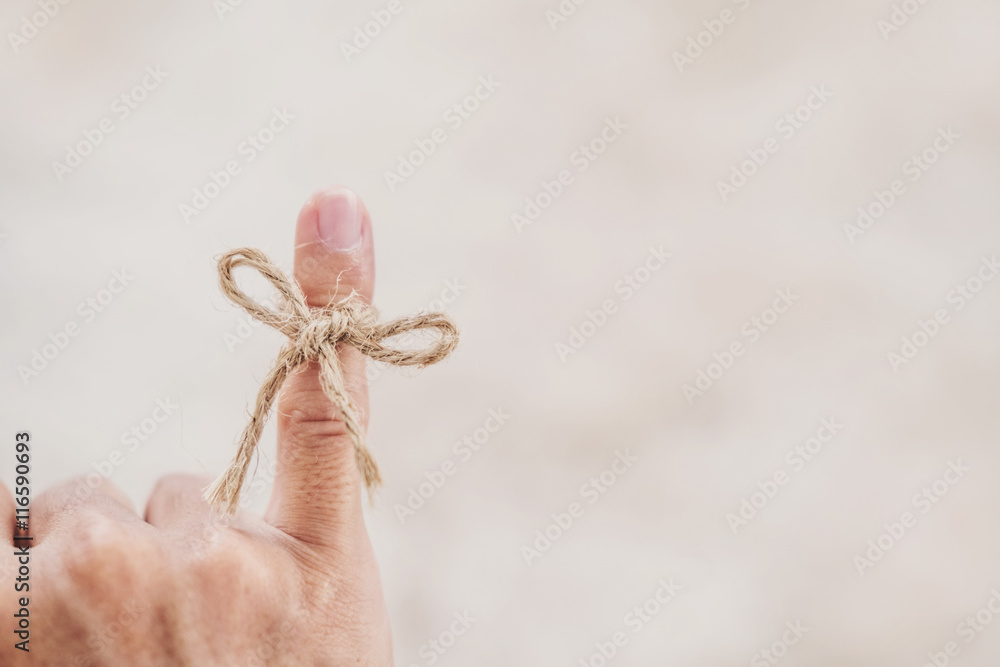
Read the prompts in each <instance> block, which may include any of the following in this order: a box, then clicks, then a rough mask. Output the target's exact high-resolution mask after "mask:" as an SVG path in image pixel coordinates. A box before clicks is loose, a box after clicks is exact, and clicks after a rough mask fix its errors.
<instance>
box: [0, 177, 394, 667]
mask: <svg viewBox="0 0 1000 667" xmlns="http://www.w3.org/2000/svg"><path fill="white" fill-rule="evenodd" d="M295 241H296V250H295V276H296V279H297V280H298V281H299V282H300V284H301V285H302V288H303V290H304V292H305V294H306V297H307V299H308V301H309V303H310V305H312V306H324V305H326V304H327V303H328V302H330V301H331V300H333V299H334V298H335V297H337V296H338V295H339V296H341V297H343V296H346V295H347V294H350V292H351V290H352V289H353V290H355V291H357V292H358V294H359V295H361V296H362V297H363V298H364V299H367V300H370V299H371V296H372V290H373V287H374V278H375V271H374V251H373V245H372V231H371V222H370V220H369V216H368V212H367V211H366V209H365V207H364V205H363V204H362V203H361V201H360V200H359V199H358V198H357V196H356V195H354V193H352V192H350V191H349V190H346V189H344V188H334V189H331V190H328V191H325V192H321V193H317V194H316V195H314V196H313V198H312V199H310V201H309V202H308V203H307V204H306V205H305V206H304V207H303V209H302V212H301V213H300V214H299V219H298V225H297V229H296V239H295ZM341 361H342V363H343V368H344V374H345V377H346V378H347V381H348V385H349V387H350V391H351V395H352V398H353V400H354V402H355V404H356V405H357V406H358V408H359V410H360V411H361V413H362V414H363V415H364V417H363V420H364V423H365V425H366V426H367V414H368V389H367V384H366V381H365V362H364V359H363V358H362V356H361V355H360V353H358V352H357V351H356V350H354V349H353V348H346V349H344V350H343V351H342V352H341ZM276 418H277V426H278V456H277V465H278V468H277V476H276V479H275V484H274V489H273V490H272V496H271V501H270V505H269V507H268V510H267V512H266V513H265V516H264V517H259V516H255V515H251V514H248V513H242V512H240V513H237V514H236V515H235V516H234V517H232V518H231V519H230V520H229V521H228V522H223V521H221V520H220V517H219V515H217V514H216V513H214V512H213V511H212V510H211V509H210V508H209V506H208V505H207V504H206V503H205V501H204V500H202V491H203V489H204V488H205V487H206V486H207V485H208V483H209V482H210V481H211V480H210V479H208V478H204V479H203V478H199V477H194V476H187V475H172V476H169V477H166V478H164V479H162V480H161V481H160V482H159V484H157V486H156V488H155V490H154V491H153V494H152V496H151V497H150V499H149V502H148V504H147V506H146V512H145V516H144V517H140V516H139V515H138V514H137V513H136V511H135V509H134V508H133V506H132V503H131V502H130V500H129V499H128V498H127V497H126V496H125V495H124V494H123V493H122V492H121V491H119V490H118V489H116V488H115V487H114V486H112V485H111V484H109V483H106V482H102V483H101V484H100V486H98V487H97V488H96V489H93V490H92V492H91V490H90V487H88V486H87V484H86V482H84V481H82V480H75V481H71V482H69V483H67V484H64V485H62V486H59V487H56V488H54V489H51V490H48V491H46V492H45V493H42V494H40V495H39V496H38V497H37V498H36V499H35V501H34V502H33V503H32V504H31V529H30V532H31V535H32V536H33V537H34V540H33V542H31V543H27V542H18V543H17V546H21V545H24V544H30V546H31V548H30V550H29V555H30V565H29V567H30V575H29V577H30V579H29V585H30V591H28V592H21V593H18V592H15V578H16V577H17V576H18V574H17V571H18V567H19V566H20V564H19V563H18V562H17V559H16V557H14V556H13V555H11V552H12V551H14V550H16V549H15V548H11V547H9V546H8V547H7V548H5V549H4V552H6V553H7V556H6V557H5V558H3V559H0V576H2V578H0V590H2V591H3V592H2V593H0V615H2V616H3V618H4V619H6V620H5V621H4V624H3V628H4V629H3V632H2V633H0V637H2V638H3V639H2V641H3V644H2V646H0V657H2V659H0V664H3V665H28V664H30V665H59V666H63V665H73V666H74V667H77V666H80V667H82V666H85V665H116V666H121V665H172V666H176V665H198V666H206V665H225V666H226V667H232V666H234V665H372V666H378V667H385V666H387V665H391V664H392V640H391V633H390V629H389V620H388V616H387V614H386V610H385V603H384V600H383V595H382V588H381V583H380V581H379V571H378V565H377V564H376V561H375V555H374V553H373V551H372V547H371V543H370V542H369V539H368V533H367V531H366V529H365V524H364V518H363V515H362V491H361V476H360V474H359V472H358V469H357V466H356V464H355V460H354V450H353V447H352V443H351V440H350V438H349V436H348V435H347V433H346V431H345V429H344V426H343V423H342V422H341V421H340V420H339V415H338V414H336V410H335V409H334V407H333V405H332V403H331V402H330V401H329V400H328V399H327V397H326V395H325V394H324V393H323V391H322V389H321V387H320V383H319V379H318V374H317V370H316V367H315V365H311V366H310V367H308V368H302V369H300V370H299V371H297V372H296V373H295V374H294V375H292V376H291V377H290V378H289V379H288V381H287V382H286V383H285V386H284V388H283V390H282V393H281V396H280V398H279V401H278V408H277V414H276ZM91 480H92V481H93V475H91ZM81 489H87V493H82V494H79V495H83V496H86V497H85V498H84V499H82V500H81V499H80V498H79V497H77V495H78V491H79V490H81ZM0 509H2V511H3V512H2V516H3V517H5V521H6V523H5V524H4V525H2V526H0V529H2V530H4V534H6V535H13V534H14V525H13V518H12V517H13V515H14V501H13V498H12V496H11V493H10V491H9V490H8V489H6V488H2V487H0ZM226 523H228V525H226ZM7 539H8V544H10V538H7ZM4 566H5V569H4ZM21 596H27V597H29V598H30V603H29V612H30V630H29V632H30V641H29V644H28V647H29V648H30V653H25V652H23V651H20V650H17V649H15V648H14V644H15V642H16V641H19V640H18V638H17V636H16V635H14V634H12V633H11V632H10V630H11V626H12V625H14V623H15V620H13V619H14V616H13V614H14V613H15V612H16V611H17V610H18V608H19V606H18V598H19V597H21Z"/></svg>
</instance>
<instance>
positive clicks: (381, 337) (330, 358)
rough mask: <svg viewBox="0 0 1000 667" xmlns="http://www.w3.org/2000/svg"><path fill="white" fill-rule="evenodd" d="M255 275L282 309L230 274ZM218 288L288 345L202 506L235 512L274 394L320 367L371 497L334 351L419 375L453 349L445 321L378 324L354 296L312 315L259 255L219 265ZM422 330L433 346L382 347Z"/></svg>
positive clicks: (368, 465) (242, 252)
mask: <svg viewBox="0 0 1000 667" xmlns="http://www.w3.org/2000/svg"><path fill="white" fill-rule="evenodd" d="M241 266H246V267H249V268H252V269H255V270H256V271H257V272H258V273H260V274H261V275H262V276H263V277H264V278H265V279H266V280H267V281H268V282H270V283H271V285H273V286H274V288H275V289H277V291H278V294H279V296H280V297H281V300H282V302H283V307H282V308H281V309H280V310H272V309H270V308H266V307H265V306H263V305H261V304H260V303H258V302H257V301H254V300H253V299H252V298H251V297H249V296H248V295H247V294H246V293H244V292H243V291H242V290H241V289H240V288H239V287H238V286H237V285H236V280H235V279H234V277H233V271H234V269H237V268H239V267H241ZM219 287H220V288H221V289H222V293H223V294H224V295H225V296H226V298H228V299H229V300H230V301H232V302H233V303H234V304H236V305H237V306H239V307H240V308H242V309H243V310H245V311H246V312H247V313H248V314H249V315H250V316H251V317H253V318H254V319H256V320H259V321H260V322H262V323H263V324H266V325H267V326H269V327H271V328H272V329H274V330H276V331H280V332H281V333H283V334H284V335H286V336H287V337H288V339H289V342H288V344H287V345H285V347H284V348H282V350H281V352H280V353H279V354H278V358H277V359H276V360H275V362H274V366H273V367H272V368H271V370H270V372H269V373H268V374H267V378H266V379H265V380H264V382H263V384H262V385H261V387H260V391H259V392H258V393H257V401H256V405H255V407H254V411H253V414H252V415H251V416H250V421H249V423H247V425H246V428H244V429H243V433H242V434H241V435H240V440H239V451H238V452H237V454H236V457H235V458H234V459H233V461H232V463H230V464H229V468H228V469H227V470H226V472H224V473H223V474H222V475H221V476H220V477H219V478H218V479H217V480H215V482H213V483H212V485H211V486H210V487H209V488H208V489H206V491H205V499H206V500H208V501H209V502H210V503H211V504H212V506H213V507H215V508H216V509H217V510H219V511H220V512H222V513H224V514H232V513H233V512H235V511H236V508H237V506H238V505H239V498H240V490H241V489H242V488H243V482H244V480H245V479H246V475H247V470H248V469H249V467H250V464H251V462H252V461H253V457H254V454H255V453H256V451H257V444H258V442H259V441H260V435H261V432H262V431H263V430H264V423H265V422H266V421H267V417H268V415H269V414H270V412H271V407H272V405H273V404H274V401H275V398H276V397H277V395H278V391H279V390H280V389H281V386H282V384H284V382H285V379H286V378H287V377H288V376H289V374H290V373H291V372H292V371H293V370H295V369H296V368H297V367H299V366H301V365H302V364H307V363H310V362H316V363H318V364H319V370H320V382H321V384H322V386H323V390H324V392H325V393H326V395H327V396H328V397H329V398H330V400H331V401H332V402H333V404H334V405H335V406H336V408H337V410H338V411H339V412H340V416H341V419H343V422H344V426H345V428H346V429H347V432H348V434H349V435H350V437H351V440H352V442H353V444H354V457H355V461H356V462H357V465H358V470H359V471H360V472H361V474H362V476H363V477H364V480H365V486H366V487H367V488H368V490H369V491H372V490H373V489H374V488H375V487H377V486H378V485H379V484H380V483H381V481H382V478H381V475H380V474H379V470H378V464H376V463H375V459H374V458H372V455H371V453H370V452H369V451H368V447H366V446H365V442H364V434H363V432H362V431H363V427H362V425H361V418H360V416H359V414H358V409H357V407H356V406H355V405H354V402H353V401H352V400H351V397H350V394H348V392H347V387H346V384H345V382H344V373H343V370H342V369H341V366H340V359H339V357H338V356H337V348H338V346H341V345H350V346H351V347H353V348H355V349H357V350H358V351H359V352H361V354H363V355H365V356H367V357H370V358H372V359H374V360H376V361H381V362H383V363H387V364H391V365H393V366H417V367H423V366H427V365H429V364H435V363H437V362H439V361H441V360H442V359H444V358H445V357H447V356H448V355H449V354H450V353H451V351H452V350H454V349H455V346H456V345H458V328H457V327H456V326H455V323H454V322H453V321H452V320H451V318H450V317H448V316H447V315H445V314H444V313H438V312H434V313H418V314H417V315H410V316H406V317H400V318H398V319H395V320H391V321H389V322H382V323H381V324H380V323H379V322H378V318H377V315H376V312H375V310H374V309H373V308H372V307H371V306H369V305H367V304H365V303H364V302H363V301H362V300H361V299H360V298H359V297H358V296H357V295H356V294H355V293H352V294H351V295H350V296H348V297H347V298H344V299H342V300H340V301H338V302H336V303H333V304H331V305H329V306H326V307H325V308H310V307H309V305H308V304H307V303H306V298H305V295H304V294H303V293H302V289H301V288H300V287H299V285H298V284H297V283H295V282H294V281H292V280H289V279H288V276H286V275H285V273H284V272H283V271H282V270H281V269H280V268H278V267H277V266H276V265H275V264H274V263H272V262H271V260H270V259H268V257H267V255H265V254H264V253H263V252H261V251H260V250H256V249H254V248H240V249H238V250H232V251H230V252H229V253H227V254H226V255H224V256H223V257H222V259H220V260H219ZM420 329H436V330H437V332H438V338H437V340H435V341H434V342H433V343H431V344H430V345H429V346H427V347H426V348H423V349H417V350H401V349H397V348H393V347H389V346H387V345H386V344H385V341H386V340H387V339H389V338H393V337H394V336H399V335H400V334H405V333H410V332H413V331H417V330H420Z"/></svg>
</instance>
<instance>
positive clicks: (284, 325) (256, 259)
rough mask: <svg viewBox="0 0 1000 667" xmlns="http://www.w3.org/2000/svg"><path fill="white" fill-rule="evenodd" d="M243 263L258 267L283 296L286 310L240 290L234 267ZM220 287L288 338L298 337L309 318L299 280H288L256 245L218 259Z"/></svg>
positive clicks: (235, 302)
mask: <svg viewBox="0 0 1000 667" xmlns="http://www.w3.org/2000/svg"><path fill="white" fill-rule="evenodd" d="M241 266H247V267H250V268H253V269H256V270H257V272H258V273H259V274H260V275H261V276H263V277H264V279H265V280H267V281H268V282H269V283H271V285H273V286H274V288H275V289H276V290H277V291H278V294H279V295H280V297H281V298H282V299H283V300H284V304H283V305H284V306H285V310H272V309H271V308H268V307H267V306H265V305H262V304H260V303H258V302H257V301H255V300H254V299H253V298H252V297H251V296H249V295H248V294H247V293H246V292H244V291H243V290H241V289H240V288H239V286H238V285H237V284H236V278H235V277H234V276H233V271H234V269H237V268H239V267H241ZM219 288H220V289H221V290H222V293H223V294H224V295H225V296H226V298H228V299H229V300H230V301H232V302H233V303H234V304H236V305H237V306H239V307H240V308H242V309H243V310H245V311H246V312H247V313H248V314H249V315H250V316H251V317H253V318H254V319H255V320H258V321H259V322H261V323H263V324H266V325H267V326H269V327H271V328H272V329H275V330H276V331H280V332H281V333H283V334H285V335H286V336H288V337H289V338H294V337H296V336H297V335H298V332H299V329H301V328H302V327H303V326H305V325H306V323H307V322H308V320H309V306H308V305H307V304H306V297H305V295H304V294H303V293H302V290H301V289H299V286H298V284H296V283H295V282H293V281H291V280H289V279H288V276H286V275H285V274H284V273H283V272H282V271H281V269H279V268H278V267H276V266H275V265H274V264H272V263H271V260H269V259H268V258H267V255H265V254H264V253H262V252H261V251H260V250H257V249H256V248H239V249H237V250H231V251H229V252H227V253H226V254H225V255H223V256H222V258H221V259H220V260H219Z"/></svg>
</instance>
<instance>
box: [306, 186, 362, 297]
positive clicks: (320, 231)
mask: <svg viewBox="0 0 1000 667" xmlns="http://www.w3.org/2000/svg"><path fill="white" fill-rule="evenodd" d="M295 242H296V243H295V245H296V248H295V277H296V279H297V280H298V282H299V284H300V285H301V286H302V289H303V291H304V292H305V294H306V298H307V300H308V301H309V304H310V305H311V306H325V305H326V304H328V303H329V302H330V301H331V300H333V299H335V298H339V297H344V296H347V295H348V294H350V292H351V290H353V291H356V292H357V293H358V294H360V295H361V296H362V297H364V298H365V299H368V300H370V299H371V296H372V291H373V289H374V249H373V244H372V235H371V219H370V216H369V214H368V209H367V208H366V207H365V205H364V202H362V201H361V198H360V197H359V196H358V195H357V193H355V192H354V191H353V190H351V189H350V188H347V187H344V186H342V185H336V186H333V187H329V188H326V189H323V190H320V191H318V192H315V193H314V194H313V195H312V196H311V197H310V198H309V200H308V201H307V202H306V203H305V205H304V206H303V207H302V210H301V212H300V213H299V218H298V223H297V227H296V233H295Z"/></svg>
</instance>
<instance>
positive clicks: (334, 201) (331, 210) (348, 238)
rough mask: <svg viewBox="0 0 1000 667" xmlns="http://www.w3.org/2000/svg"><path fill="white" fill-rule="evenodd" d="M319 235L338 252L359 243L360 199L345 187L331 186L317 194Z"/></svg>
mask: <svg viewBox="0 0 1000 667" xmlns="http://www.w3.org/2000/svg"><path fill="white" fill-rule="evenodd" d="M316 206H317V209H318V210H319V237H320V238H321V239H323V243H324V244H325V245H326V247H328V248H330V249H332V250H337V251H340V252H345V251H350V250H354V249H355V248H357V247H358V246H359V245H361V201H360V200H359V199H358V196H357V195H356V194H354V193H353V192H352V191H350V190H348V189H347V188H340V187H337V188H331V189H330V190H327V191H326V192H324V193H323V194H321V195H320V196H319V200H318V201H317V202H316Z"/></svg>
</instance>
